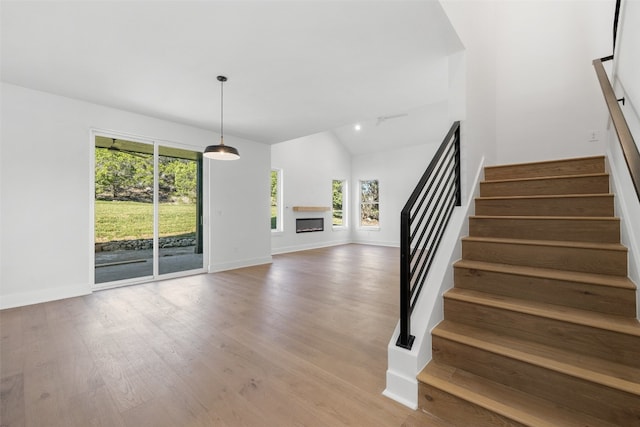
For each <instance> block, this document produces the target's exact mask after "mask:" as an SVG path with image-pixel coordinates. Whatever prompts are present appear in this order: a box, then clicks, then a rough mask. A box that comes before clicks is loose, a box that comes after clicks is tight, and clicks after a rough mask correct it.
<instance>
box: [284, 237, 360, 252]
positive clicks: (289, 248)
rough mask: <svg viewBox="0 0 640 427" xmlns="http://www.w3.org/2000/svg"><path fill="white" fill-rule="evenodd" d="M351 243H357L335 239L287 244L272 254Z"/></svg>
mask: <svg viewBox="0 0 640 427" xmlns="http://www.w3.org/2000/svg"><path fill="white" fill-rule="evenodd" d="M351 243H355V242H352V241H344V240H340V241H333V242H322V243H308V244H304V245H294V246H285V247H282V248H278V249H275V250H273V251H272V252H271V254H272V255H278V254H287V253H291V252H299V251H308V250H311V249H321V248H328V247H331V246H340V245H349V244H351Z"/></svg>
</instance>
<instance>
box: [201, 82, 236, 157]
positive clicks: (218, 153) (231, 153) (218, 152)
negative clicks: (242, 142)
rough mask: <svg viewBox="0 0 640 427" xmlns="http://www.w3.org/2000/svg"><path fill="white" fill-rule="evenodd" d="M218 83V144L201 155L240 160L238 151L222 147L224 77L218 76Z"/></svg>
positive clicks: (211, 146)
mask: <svg viewBox="0 0 640 427" xmlns="http://www.w3.org/2000/svg"><path fill="white" fill-rule="evenodd" d="M218 81H219V82H220V144H218V145H209V146H208V147H207V148H205V149H204V153H203V154H202V155H203V156H204V157H207V158H209V159H214V160H237V159H239V158H240V153H239V152H238V150H237V149H236V148H234V147H229V146H228V145H224V121H223V118H224V115H223V107H224V105H223V101H224V92H223V88H222V86H223V83H224V82H226V81H227V78H226V77H225V76H218Z"/></svg>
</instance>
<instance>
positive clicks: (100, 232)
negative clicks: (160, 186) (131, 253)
mask: <svg viewBox="0 0 640 427" xmlns="http://www.w3.org/2000/svg"><path fill="white" fill-rule="evenodd" d="M95 207H96V210H95V221H96V224H95V228H96V231H95V233H96V242H109V241H112V240H129V239H150V238H152V237H153V204H152V203H142V202H117V201H116V202H109V201H103V200H96V202H95ZM158 214H159V217H160V218H159V226H160V236H161V237H165V236H176V235H180V234H188V233H195V231H196V205H195V204H174V203H160V209H159V212H158Z"/></svg>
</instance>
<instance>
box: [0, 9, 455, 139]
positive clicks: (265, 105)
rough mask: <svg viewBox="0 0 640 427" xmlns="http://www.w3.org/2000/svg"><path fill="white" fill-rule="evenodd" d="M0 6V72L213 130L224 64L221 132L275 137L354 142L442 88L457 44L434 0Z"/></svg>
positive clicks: (437, 98) (440, 96)
mask: <svg viewBox="0 0 640 427" xmlns="http://www.w3.org/2000/svg"><path fill="white" fill-rule="evenodd" d="M1 8H2V10H1V19H2V21H1V23H2V26H1V28H2V29H1V36H2V45H1V48H2V51H1V52H2V67H1V73H2V74H1V76H2V80H3V81H5V82H8V83H12V84H16V85H20V86H25V87H30V88H34V89H38V90H42V91H47V92H51V93H55V94H59V95H63V96H68V97H72V98H77V99H82V100H86V101H90V102H94V103H98V104H102V105H107V106H111V107H115V108H120V109H123V110H127V111H132V112H136V113H141V114H146V115H149V116H154V117H158V118H162V119H167V120H171V121H175V122H178V123H184V124H188V125H193V126H197V127H201V128H205V129H211V130H214V131H219V126H220V86H219V85H220V84H219V82H218V81H217V80H216V76H217V75H220V74H224V75H226V76H227V77H228V78H229V81H228V82H227V83H225V87H224V95H225V97H224V124H225V134H231V135H235V136H239V137H243V138H247V139H251V140H254V141H258V142H264V143H270V144H271V143H277V142H281V141H286V140H290V139H294V138H298V137H301V136H306V135H310V134H313V133H317V132H321V131H326V130H335V133H336V135H338V137H339V138H341V139H346V140H347V142H349V139H348V138H349V135H348V134H347V133H346V132H345V131H344V129H346V127H347V126H351V124H353V123H355V122H359V121H360V122H363V123H365V122H367V121H369V122H373V123H375V122H376V121H377V119H376V118H377V117H381V116H390V115H397V114H400V113H405V112H408V111H414V112H423V113H424V112H425V111H427V112H428V111H431V110H430V109H431V107H429V106H433V105H436V104H440V105H442V102H443V101H445V100H446V97H447V86H446V60H444V59H443V58H445V57H446V56H447V55H448V54H450V53H452V52H454V51H456V50H459V49H460V42H459V41H458V39H457V37H456V36H455V33H454V31H453V30H452V28H451V26H450V24H449V23H448V20H447V19H446V16H445V14H444V12H443V11H442V9H441V6H440V4H439V3H438V2H436V1H429V0H423V1H402V0H396V1H355V0H351V1H297V2H294V1H226V2H221V1H200V2H191V1H102V2H101V1H84V2H80V1H73V2H61V1H44V2H32V1H15V2H14V1H5V0H3V1H2V3H1ZM443 70H444V72H443ZM443 76H444V77H443ZM443 78H444V79H445V80H444V81H443V80H442V79H443ZM445 108H446V107H445ZM414 117H415V114H414ZM405 119H406V118H405ZM402 120H403V118H397V119H395V122H396V123H401V122H402ZM382 125H386V123H383V124H381V125H380V126H378V128H379V129H381V128H382ZM445 131H446V129H445ZM396 137H398V135H397V134H396ZM356 138H358V136H356ZM354 141H355V142H354ZM348 145H350V146H352V147H351V148H350V149H352V150H356V151H357V150H363V149H365V148H363V147H361V146H357V140H351V144H348ZM404 145H409V144H407V143H405V144H404Z"/></svg>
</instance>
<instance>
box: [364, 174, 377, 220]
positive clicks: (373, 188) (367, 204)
mask: <svg viewBox="0 0 640 427" xmlns="http://www.w3.org/2000/svg"><path fill="white" fill-rule="evenodd" d="M378 201H379V199H378V180H377V179H372V180H366V181H360V226H361V227H379V226H380V209H379V203H378Z"/></svg>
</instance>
